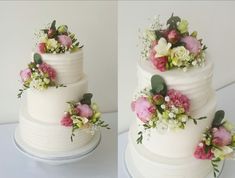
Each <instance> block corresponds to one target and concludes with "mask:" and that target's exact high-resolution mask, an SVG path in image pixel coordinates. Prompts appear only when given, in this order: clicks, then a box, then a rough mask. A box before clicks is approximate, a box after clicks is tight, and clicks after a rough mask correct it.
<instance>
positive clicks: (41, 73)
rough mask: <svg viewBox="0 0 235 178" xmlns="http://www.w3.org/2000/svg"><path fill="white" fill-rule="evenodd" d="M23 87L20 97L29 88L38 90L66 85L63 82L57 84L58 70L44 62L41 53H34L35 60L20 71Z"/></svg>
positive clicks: (20, 90)
mask: <svg viewBox="0 0 235 178" xmlns="http://www.w3.org/2000/svg"><path fill="white" fill-rule="evenodd" d="M20 77H21V81H22V83H23V87H22V89H19V93H18V95H17V96H18V98H20V97H21V96H22V94H23V92H24V91H25V90H27V89H28V88H30V87H31V88H35V89H37V90H40V91H42V90H45V89H47V88H48V87H57V88H58V87H65V85H63V84H56V82H55V79H56V71H55V70H54V69H53V68H52V67H51V66H50V65H48V64H47V63H45V62H43V60H42V58H41V55H40V54H38V53H34V55H33V61H32V62H30V63H29V64H28V67H27V68H26V69H24V70H21V71H20Z"/></svg>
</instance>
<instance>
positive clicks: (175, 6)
mask: <svg viewBox="0 0 235 178" xmlns="http://www.w3.org/2000/svg"><path fill="white" fill-rule="evenodd" d="M172 12H174V14H175V15H178V16H180V17H182V18H185V19H187V20H188V21H189V25H190V29H191V30H197V31H198V32H199V36H200V37H202V38H203V40H204V43H205V44H206V45H207V46H208V52H209V53H210V56H211V58H212V59H213V61H214V63H215V69H214V87H215V88H219V87H221V86H224V85H226V84H228V83H229V82H232V81H234V80H235V70H234V67H235V56H234V49H235V48H234V46H235V45H234V44H235V23H234V22H235V21H234V17H235V2H222V1H221V2H218V1H214V2H213V1H207V2H206V1H198V2H189V1H172V2H170V1H162V2H160V1H150V2H147V1H145V2H144V1H136V2H134V1H129V2H128V1H120V2H118V110H119V132H122V131H124V130H127V129H128V127H129V125H130V123H131V122H133V121H134V119H135V116H134V113H132V112H131V109H130V102H131V99H132V94H133V91H134V89H135V87H136V86H137V76H136V72H137V71H136V63H137V60H138V59H139V58H140V48H139V47H137V44H138V43H139V40H138V36H139V33H138V30H139V29H142V30H143V28H145V27H147V26H148V25H149V23H150V22H151V21H150V20H149V18H152V17H154V16H156V15H160V16H161V21H162V22H163V23H165V22H166V20H167V19H168V18H169V17H170V15H171V13H172Z"/></svg>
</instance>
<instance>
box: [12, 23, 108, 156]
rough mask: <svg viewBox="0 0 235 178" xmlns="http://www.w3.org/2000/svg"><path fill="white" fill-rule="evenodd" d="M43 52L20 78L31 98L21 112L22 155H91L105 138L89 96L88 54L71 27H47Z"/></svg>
mask: <svg viewBox="0 0 235 178" xmlns="http://www.w3.org/2000/svg"><path fill="white" fill-rule="evenodd" d="M40 35H41V37H40V39H39V43H38V44H37V45H38V52H34V53H33V55H32V62H31V63H30V64H29V65H28V68H26V69H25V70H23V71H21V73H20V75H21V78H22V82H23V88H22V89H21V90H20V93H19V95H18V97H21V95H22V93H23V91H24V90H26V99H25V102H23V104H22V107H21V109H20V116H19V118H20V119H19V126H18V128H17V130H16V133H15V140H16V142H17V144H18V146H20V147H21V149H23V151H25V152H28V153H29V154H31V155H34V156H38V157H41V158H48V157H49V158H59V157H62V158H63V157H66V156H70V157H71V156H78V155H79V154H80V156H81V155H83V154H86V153H87V152H90V151H91V150H92V149H94V148H95V147H96V146H97V144H98V143H99V140H100V133H99V129H98V127H99V126H101V127H108V125H107V124H104V122H103V121H101V120H100V112H99V111H98V108H97V105H96V104H95V103H92V102H91V97H92V94H90V93H87V91H88V81H87V76H86V75H85V74H84V72H83V50H82V46H79V43H78V42H77V39H75V35H74V34H72V33H71V32H69V31H68V27H67V26H66V25H62V26H59V27H58V28H56V27H55V21H54V22H53V23H52V24H51V27H49V28H48V29H44V30H43V33H42V34H40Z"/></svg>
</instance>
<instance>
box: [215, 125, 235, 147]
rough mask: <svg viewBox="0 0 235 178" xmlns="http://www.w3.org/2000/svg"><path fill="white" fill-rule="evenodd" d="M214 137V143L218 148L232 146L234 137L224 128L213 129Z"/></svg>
mask: <svg viewBox="0 0 235 178" xmlns="http://www.w3.org/2000/svg"><path fill="white" fill-rule="evenodd" d="M212 135H213V140H212V142H213V144H215V145H217V146H227V145H229V144H231V141H232V135H231V133H230V132H229V131H227V130H226V129H225V128H224V127H222V126H221V127H219V128H213V130H212Z"/></svg>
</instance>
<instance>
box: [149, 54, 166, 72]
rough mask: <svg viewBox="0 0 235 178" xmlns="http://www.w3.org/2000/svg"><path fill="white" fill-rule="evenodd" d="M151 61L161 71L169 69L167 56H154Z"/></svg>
mask: <svg viewBox="0 0 235 178" xmlns="http://www.w3.org/2000/svg"><path fill="white" fill-rule="evenodd" d="M151 62H152V64H153V65H154V66H155V67H156V68H157V69H158V70H160V71H161V72H164V71H166V70H167V62H168V57H167V56H163V57H157V58H152V59H151Z"/></svg>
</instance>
